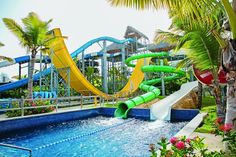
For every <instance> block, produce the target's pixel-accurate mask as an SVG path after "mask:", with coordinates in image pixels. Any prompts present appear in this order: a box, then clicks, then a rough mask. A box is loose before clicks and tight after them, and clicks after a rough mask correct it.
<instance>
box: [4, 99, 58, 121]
mask: <svg viewBox="0 0 236 157" xmlns="http://www.w3.org/2000/svg"><path fill="white" fill-rule="evenodd" d="M50 105H51V102H50V101H43V100H35V101H26V102H25V103H24V107H32V108H30V109H24V115H32V114H40V113H47V112H52V111H53V110H54V107H53V106H50ZM39 106H42V107H40V108H36V107H39ZM12 108H20V104H19V103H16V102H13V103H12ZM6 115H7V116H8V117H17V116H21V110H13V111H7V112H6Z"/></svg>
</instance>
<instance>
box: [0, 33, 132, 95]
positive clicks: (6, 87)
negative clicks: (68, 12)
mask: <svg viewBox="0 0 236 157" xmlns="http://www.w3.org/2000/svg"><path fill="white" fill-rule="evenodd" d="M99 41H110V42H113V43H117V44H124V43H127V42H134V41H135V40H134V39H131V38H128V39H124V40H118V39H115V38H112V37H107V36H104V37H99V38H96V39H93V40H90V41H88V42H87V43H85V44H84V45H82V46H81V47H80V48H78V49H77V50H75V51H74V52H73V53H71V57H72V58H75V57H77V56H78V55H79V54H80V53H81V52H83V51H84V50H86V49H87V48H88V47H90V46H91V45H93V44H94V43H97V42H99ZM29 60H30V56H22V57H17V58H15V63H22V62H27V61H29ZM50 72H51V68H47V69H45V70H43V71H42V72H41V73H42V74H41V75H42V76H45V75H48V74H50ZM39 78H40V73H37V74H35V75H34V76H33V80H34V81H37V80H39ZM27 83H28V78H25V79H21V80H19V81H15V82H11V83H8V84H4V85H1V86H0V92H4V91H8V90H12V89H16V88H19V87H22V86H24V85H26V84H27Z"/></svg>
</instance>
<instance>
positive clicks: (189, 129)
mask: <svg viewBox="0 0 236 157" xmlns="http://www.w3.org/2000/svg"><path fill="white" fill-rule="evenodd" d="M206 116H207V113H205V112H204V113H199V114H198V115H197V116H195V117H194V118H193V119H192V120H191V121H190V122H188V124H187V125H185V126H184V127H183V128H182V129H181V130H180V131H179V132H178V133H177V134H175V137H181V136H186V137H189V136H190V135H191V134H192V133H193V132H194V131H195V130H196V129H197V127H198V126H199V125H200V124H201V123H202V121H203V119H204V118H205V117H206Z"/></svg>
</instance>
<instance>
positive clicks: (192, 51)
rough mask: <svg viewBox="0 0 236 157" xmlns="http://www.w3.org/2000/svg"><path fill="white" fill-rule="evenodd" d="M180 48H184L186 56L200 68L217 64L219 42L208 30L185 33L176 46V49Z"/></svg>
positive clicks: (212, 67) (203, 68)
mask: <svg viewBox="0 0 236 157" xmlns="http://www.w3.org/2000/svg"><path fill="white" fill-rule="evenodd" d="M180 48H185V49H186V55H187V57H188V58H189V59H190V60H192V63H193V64H194V65H195V66H196V68H198V69H200V70H206V69H214V67H215V66H217V65H218V64H219V63H218V53H219V49H220V47H219V43H218V42H217V40H216V39H215V38H214V36H213V35H212V34H211V33H209V32H208V33H207V32H205V31H204V30H199V31H194V32H190V33H187V34H186V35H184V36H183V38H181V40H180V42H179V44H178V46H177V49H180Z"/></svg>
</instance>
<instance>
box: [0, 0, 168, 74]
mask: <svg viewBox="0 0 236 157" xmlns="http://www.w3.org/2000/svg"><path fill="white" fill-rule="evenodd" d="M32 11H33V12H35V13H37V14H38V15H39V17H40V18H41V19H42V20H44V21H47V20H49V19H53V21H52V23H51V24H50V28H58V27H59V28H60V29H61V31H62V34H63V35H64V36H67V37H68V39H67V40H66V41H65V42H66V45H67V48H68V50H69V52H73V51H74V50H76V49H77V48H79V47H80V46H81V45H83V44H84V43H86V42H87V41H89V40H91V39H94V38H97V37H101V36H111V37H114V38H117V39H123V36H124V33H125V30H126V27H127V26H128V25H129V26H132V27H134V28H136V29H137V30H139V31H141V32H142V33H144V34H145V35H146V36H148V37H149V39H150V41H152V40H153V37H154V34H155V31H156V30H157V29H161V30H168V27H169V25H170V23H171V21H170V19H169V18H168V12H167V11H166V10H163V9H162V10H159V11H156V10H145V11H137V10H135V9H132V8H125V7H112V6H110V4H109V3H108V2H107V1H106V0H0V19H2V18H4V17H7V18H12V19H14V20H15V21H16V22H17V23H19V24H22V23H21V19H22V18H24V17H26V16H27V15H28V13H29V12H32ZM0 34H1V36H0V41H1V42H2V43H4V44H5V46H4V47H1V48H0V54H1V55H5V56H8V57H12V58H14V57H18V56H23V55H25V54H26V50H25V49H24V48H22V47H21V46H20V45H19V41H18V40H17V38H16V37H15V36H14V35H13V34H12V33H11V32H10V31H9V30H8V29H7V28H6V27H5V25H4V24H3V22H2V20H0ZM91 51H92V50H91ZM93 51H94V50H93ZM86 53H89V52H86ZM9 69H12V70H9ZM1 72H4V73H7V74H8V75H9V76H14V75H17V73H18V69H17V66H12V67H11V68H9V67H8V68H1V69H0V73H1ZM24 72H25V73H26V70H24Z"/></svg>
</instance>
